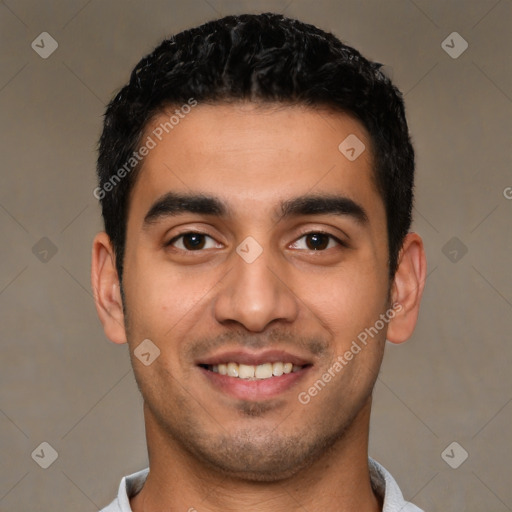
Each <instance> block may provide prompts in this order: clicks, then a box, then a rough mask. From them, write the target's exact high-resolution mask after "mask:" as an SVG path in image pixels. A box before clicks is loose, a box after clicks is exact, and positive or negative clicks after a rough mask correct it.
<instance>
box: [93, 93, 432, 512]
mask: <svg viewBox="0 0 512 512" xmlns="http://www.w3.org/2000/svg"><path fill="white" fill-rule="evenodd" d="M165 119H166V116H165V115H163V114H162V116H161V117H157V118H155V119H154V120H153V123H152V124H151V126H148V129H147V134H151V131H152V130H153V129H154V127H155V126H158V124H159V123H161V122H162V121H163V120H165ZM147 134H146V135H147ZM349 134H355V135H356V136H357V137H358V138H359V139H360V140H361V141H363V142H364V144H365V146H366V150H365V151H364V152H363V153H362V154H361V156H359V157H358V158H357V159H356V160H355V161H352V162H351V161H349V160H348V159H347V158H346V157H345V156H344V155H343V154H342V153H341V152H340V151H339V150H338V145H339V144H340V142H341V141H343V140H344V139H345V138H346V137H347V136H348V135H349ZM169 192H173V193H180V194H203V195H207V196H211V197H215V198H217V199H218V200H220V201H222V202H223V203H224V204H225V206H226V208H227V213H226V215H224V216H219V215H206V214H198V213H191V212H186V213H180V214H179V215H173V216H161V217H158V218H157V219H156V220H155V221H154V222H151V223H150V224H145V223H144V218H145V216H146V214H147V213H148V211H149V210H150V208H151V206H152V205H153V204H154V203H155V201H157V200H158V199H159V198H161V197H162V196H163V195H164V194H167V193H169ZM303 195H315V196H321V195H339V196H345V197H348V198H350V199H351V200H353V201H354V202H355V203H357V204H359V205H360V206H361V207H362V208H364V210H365V212H366V216H367V221H366V222H361V221H360V220H357V219H356V218H354V217H353V216H350V215H336V214H334V213H327V214H321V215H318V214H308V215H294V216H290V217H282V215H281V213H282V210H281V204H282V202H284V201H287V200H290V199H293V198H295V197H298V196H303ZM190 231H195V232H200V233H204V234H205V235H207V237H206V238H201V239H200V241H202V242H204V245H202V247H204V248H203V249H201V250H195V251H192V250H189V251H186V250H185V249H186V247H189V248H190V245H183V242H184V241H185V240H184V239H183V238H181V239H178V240H175V237H178V236H179V235H181V234H183V233H187V232H190ZM318 232H325V233H328V234H329V235H332V237H335V238H337V239H339V240H341V242H343V244H345V245H346V246H344V245H341V244H340V243H338V242H336V240H335V239H329V238H327V239H325V240H326V244H325V246H323V247H322V249H321V250H313V249H312V246H311V244H309V243H308V241H311V238H310V237H309V238H308V237H307V236H305V234H306V233H318ZM248 236H250V237H252V238H253V239H255V240H256V241H257V242H258V244H259V246H260V247H261V248H262V250H263V252H262V253H261V255H260V256H259V257H258V258H257V259H256V260H255V261H254V262H252V263H247V262H246V261H244V259H243V258H242V257H240V255H239V254H238V253H237V252H236V248H237V247H238V246H239V245H240V243H241V242H242V241H244V240H245V239H246V237H248ZM171 240H175V241H174V242H173V244H171V245H168V244H169V241H171ZM196 240H197V239H196ZM322 240H324V239H322ZM313 247H314V245H313ZM387 265H388V245H387V234H386V217H385V208H384V203H383V201H382V198H381V197H380V195H379V193H378V191H377V190H376V188H375V185H374V181H373V173H372V156H371V143H370V141H369V139H368V136H367V134H366V132H365V130H364V128H363V127H362V125H361V124H360V123H359V122H358V121H356V120H354V119H352V118H351V117H349V116H347V115H345V114H340V113H334V112H329V111H325V110H313V109H310V108H306V107H299V106H280V107H276V106H268V105H267V106H265V105H264V106H261V105H259V106H258V105H254V104H250V103H245V104H242V103H239V104H231V105H198V106H197V107H196V108H195V109H194V110H193V111H192V112H191V113H190V114H188V115H187V116H186V118H185V119H183V120H182V121H181V122H180V124H179V125H177V126H176V127H174V129H173V130H172V132H170V133H169V134H168V135H166V136H165V137H164V138H163V140H162V141H160V142H159V143H158V144H157V146H156V147H155V148H154V149H152V150H151V151H150V152H149V154H148V155H147V157H146V158H145V161H144V164H143V167H142V170H141V173H140V175H139V176H138V179H137V181H136V184H135V187H134V189H133V192H132V196H131V200H130V207H129V215H128V224H127V241H126V251H125V262H124V269H125V270H124V276H123V290H124V294H125V304H124V310H123V305H122V301H121V295H120V285H119V281H118V276H117V274H116V271H115V256H114V253H113V250H112V247H111V244H110V241H109V239H108V237H107V236H106V234H105V233H100V234H98V235H97V237H96V239H95V241H94V247H93V265H92V283H93V289H94V293H95V298H96V305H97V310H98V314H99V316H100V319H101V321H102V323H103V325H104V328H105V333H106V335H107V336H108V337H109V338H110V339H111V340H112V341H114V342H115V343H125V342H127V343H128V345H129V348H130V354H131V356H132V364H133V368H134V372H135V376H136V379H137V383H138V385H139V388H140V390H141V392H142V395H143V398H144V416H145V423H146V432H147V442H148V450H149V458H150V468H151V473H150V476H149V477H148V480H147V482H146V484H145V486H144V488H143V490H142V491H141V492H140V493H139V495H137V496H136V497H135V498H134V499H132V508H133V510H134V511H135V512H138V511H145V512H150V511H156V510H164V509H165V510H168V511H171V512H173V511H182V510H189V509H190V508H192V507H195V509H197V511H199V512H202V511H221V510H222V511H229V510H233V511H234V510H240V506H241V504H243V506H244V510H255V511H256V510H258V511H261V512H265V511H267V510H269V511H270V510H272V511H292V510H304V508H305V509H307V510H323V511H325V512H331V511H332V512H334V511H339V510H344V511H347V512H350V511H361V510H365V511H376V510H380V509H381V506H382V504H381V503H379V501H378V499H377V498H376V497H375V496H374V494H373V492H372V490H371V486H370V482H369V473H368V466H367V451H368V430H369V419H370V407H371V392H372V389H373V386H374V383H375V380H376V378H377V374H378V371H379V367H380V364H381V361H382V356H383V350H384V344H385V340H386V338H387V339H388V340H389V341H391V342H394V343H401V342H403V341H405V340H406V339H407V338H408V337H409V336H410V335H411V333H412V331H413V329H414V325H415V323H416V319H417V315H418V308H419V302H420V298H421V294H422V291H423V286H424V281H425V272H426V263H425V255H424V250H423V245H422V241H421V238H420V237H419V236H418V235H416V234H414V233H410V234H409V235H408V236H407V237H406V239H405V242H404V245H403V248H402V251H401V254H400V260H399V267H398V271H397V273H396V275H395V278H394V281H393V282H391V283H390V282H389V279H388V266H387ZM393 303H399V304H400V305H401V306H400V312H399V313H396V314H395V316H394V318H393V319H392V320H391V321H390V322H389V323H386V325H385V327H384V328H383V329H381V330H380V331H379V332H378V334H377V335H376V336H374V337H373V338H371V339H370V340H369V342H368V344H367V345H366V346H364V348H363V349H362V350H361V351H360V352H359V353H358V354H357V355H355V356H354V357H353V359H352V360H351V361H349V363H348V364H347V365H346V366H344V367H343V369H342V370H341V371H339V372H337V373H336V376H335V377H334V378H332V380H330V382H329V383H328V384H327V385H326V386H325V387H324V388H323V389H322V390H321V391H320V392H319V393H318V394H317V395H316V396H314V397H313V398H312V399H311V401H310V402H309V403H308V404H306V405H305V404H303V403H300V401H299V400H298V398H297V397H298V394H299V393H300V392H302V391H307V390H308V389H309V388H310V387H311V386H312V385H313V384H314V383H315V382H316V381H317V380H318V379H320V378H321V377H322V375H323V374H325V373H326V372H327V371H328V370H329V368H332V366H333V362H334V361H335V359H336V357H337V356H340V355H342V354H344V353H345V352H346V351H347V350H349V348H350V346H351V343H352V341H353V340H355V339H356V338H357V336H358V334H359V333H361V332H362V331H364V329H365V328H368V327H370V326H373V325H374V324H375V322H376V321H377V320H378V319H379V315H381V314H382V313H385V312H386V311H387V310H389V308H390V307H391V305H392V304H393ZM144 339H150V340H151V341H152V342H153V343H154V344H155V345H156V346H157V347H158V348H159V350H160V356H159V357H158V358H157V359H156V360H155V361H154V362H153V363H152V364H150V365H149V366H145V365H143V364H142V363H141V362H140V361H139V360H138V359H137V358H135V357H134V355H133V352H134V349H135V348H136V347H137V346H138V345H139V344H140V343H141V342H142V340H144ZM270 348H271V349H279V350H284V351H287V352H289V353H292V354H295V355H297V356H298V357H301V358H303V359H304V360H306V361H307V362H308V363H310V367H309V368H308V369H307V371H305V372H304V373H303V374H302V375H301V377H300V378H299V379H298V380H297V381H295V382H294V384H293V385H292V386H291V387H290V388H289V389H285V390H284V391H282V392H281V393H278V394H277V395H276V396H272V397H270V398H264V399H261V398H258V396H255V397H253V398H247V399H243V400H242V399H239V398H235V397H233V396H231V395H229V394H227V393H225V392H223V391H221V390H219V389H218V388H217V387H215V386H213V385H212V384H211V383H210V381H209V379H208V378H207V377H206V376H205V372H204V370H201V369H200V368H199V366H198V365H197V362H198V361H200V360H202V359H204V358H207V357H210V356H211V355H215V354H218V353H220V352H223V351H227V350H245V351H250V352H252V353H257V352H261V351H262V350H266V349H270ZM303 507H304V508H303Z"/></svg>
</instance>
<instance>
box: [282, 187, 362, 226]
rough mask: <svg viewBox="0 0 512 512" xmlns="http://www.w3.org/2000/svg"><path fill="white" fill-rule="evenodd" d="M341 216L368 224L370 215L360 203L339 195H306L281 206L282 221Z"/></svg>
mask: <svg viewBox="0 0 512 512" xmlns="http://www.w3.org/2000/svg"><path fill="white" fill-rule="evenodd" d="M333 214H334V215H340V216H347V217H352V218H353V219H354V220H355V221H356V222H358V223H359V224H362V225H364V224H367V223H368V214H367V212H366V210H365V209H364V208H363V206H361V205H360V204H359V203H356V202H355V201H354V200H353V199H350V198H349V197H346V196H340V195H337V194H334V195H333V194H327V195H324V194H322V195H305V196H299V197H295V198H293V199H289V200H288V201H285V202H284V203H282V205H281V219H286V218H289V217H295V216H300V215H333Z"/></svg>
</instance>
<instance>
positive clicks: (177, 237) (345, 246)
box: [165, 231, 348, 252]
mask: <svg viewBox="0 0 512 512" xmlns="http://www.w3.org/2000/svg"><path fill="white" fill-rule="evenodd" d="M186 235H199V236H204V237H207V238H211V239H212V240H215V239H214V238H213V237H212V236H210V235H208V234H207V233H201V232H200V231H186V232H184V233H181V234H179V235H177V236H175V237H174V238H172V239H171V240H169V242H167V243H166V244H165V246H166V247H172V245H173V244H174V243H175V242H177V241H178V240H180V239H181V238H183V237H185V236H186ZM308 235H324V236H327V237H328V238H329V239H330V240H334V241H335V242H336V243H337V244H338V245H339V246H341V247H344V248H348V244H347V243H346V242H344V241H342V240H340V239H339V238H338V237H336V236H334V235H333V234H331V233H327V232H325V231H306V232H304V233H302V234H301V235H300V236H299V238H297V239H296V240H295V241H294V242H293V244H295V243H297V241H299V240H301V239H302V238H304V237H306V236H308ZM178 250H180V251H185V252H201V251H203V250H204V249H199V250H197V251H193V250H189V249H178ZM299 250H300V249H299ZM309 250H310V251H311V252H324V251H326V250H327V249H322V250H314V249H309Z"/></svg>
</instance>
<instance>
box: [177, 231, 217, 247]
mask: <svg viewBox="0 0 512 512" xmlns="http://www.w3.org/2000/svg"><path fill="white" fill-rule="evenodd" d="M167 245H168V246H172V247H175V248H176V249H180V250H182V251H200V250H202V249H214V248H219V247H220V246H219V244H218V243H216V242H215V240H214V239H213V238H212V237H211V236H208V235H206V234H204V233H195V232H190V233H183V234H181V235H179V236H176V237H174V238H173V239H172V240H171V241H170V242H169V243H168V244H167Z"/></svg>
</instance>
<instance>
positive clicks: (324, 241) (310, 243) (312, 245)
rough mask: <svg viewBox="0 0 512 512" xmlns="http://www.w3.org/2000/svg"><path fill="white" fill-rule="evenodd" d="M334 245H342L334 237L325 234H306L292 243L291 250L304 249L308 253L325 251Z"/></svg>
mask: <svg viewBox="0 0 512 512" xmlns="http://www.w3.org/2000/svg"><path fill="white" fill-rule="evenodd" d="M336 245H342V244H341V242H340V241H339V240H338V239H337V238H336V237H334V236H332V235H328V234H327V233H307V234H306V235H303V236H301V237H300V238H299V239H298V240H296V241H295V242H293V244H292V245H291V246H290V247H291V248H292V249H306V250H309V251H325V250H326V249H331V248H332V247H335V246H336Z"/></svg>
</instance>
